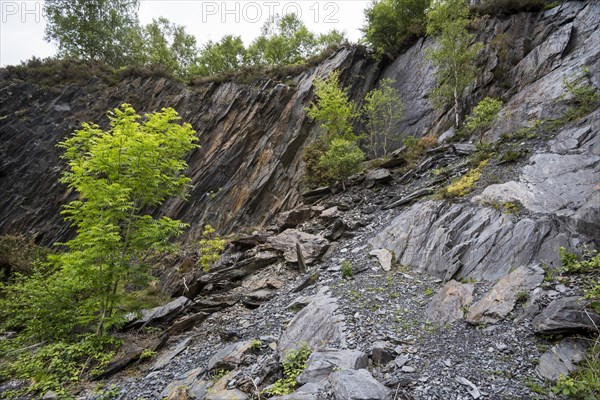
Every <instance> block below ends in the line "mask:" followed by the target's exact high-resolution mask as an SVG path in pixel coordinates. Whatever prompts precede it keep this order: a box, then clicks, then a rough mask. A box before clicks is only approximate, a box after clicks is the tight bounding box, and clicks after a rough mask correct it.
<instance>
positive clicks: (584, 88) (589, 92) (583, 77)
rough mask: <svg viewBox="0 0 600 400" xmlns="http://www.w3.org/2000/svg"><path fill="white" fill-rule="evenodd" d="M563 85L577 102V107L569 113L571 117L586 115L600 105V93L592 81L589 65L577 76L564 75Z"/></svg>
mask: <svg viewBox="0 0 600 400" xmlns="http://www.w3.org/2000/svg"><path fill="white" fill-rule="evenodd" d="M563 87H564V88H565V89H566V90H567V92H569V94H570V95H571V97H572V100H573V102H574V103H575V108H574V109H572V110H570V111H569V112H568V113H567V116H568V117H569V118H571V119H574V118H578V117H581V116H583V115H586V114H588V113H589V112H591V111H593V110H595V109H596V108H597V107H598V106H599V105H600V93H599V92H598V89H597V88H596V86H594V84H593V83H591V82H590V71H589V68H587V67H586V68H583V69H582V70H581V72H580V73H578V74H577V75H575V76H572V77H570V78H567V77H564V78H563Z"/></svg>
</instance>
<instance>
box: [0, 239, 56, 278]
mask: <svg viewBox="0 0 600 400" xmlns="http://www.w3.org/2000/svg"><path fill="white" fill-rule="evenodd" d="M49 253H50V250H49V249H47V248H45V247H41V246H38V245H36V244H35V242H34V240H33V239H32V238H28V237H25V236H23V235H20V234H18V235H6V236H0V281H1V280H5V279H8V278H10V275H11V274H14V273H18V274H23V275H31V273H32V272H33V267H34V265H36V264H38V263H40V262H42V261H44V260H45V259H46V256H47V255H48V254H49Z"/></svg>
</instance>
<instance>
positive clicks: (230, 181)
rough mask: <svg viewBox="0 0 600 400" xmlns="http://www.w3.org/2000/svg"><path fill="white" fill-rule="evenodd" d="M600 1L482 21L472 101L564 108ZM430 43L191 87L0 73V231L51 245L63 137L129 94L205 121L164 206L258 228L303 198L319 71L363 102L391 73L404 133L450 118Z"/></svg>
mask: <svg viewBox="0 0 600 400" xmlns="http://www.w3.org/2000/svg"><path fill="white" fill-rule="evenodd" d="M596 8H597V5H595V4H594V2H569V3H567V4H566V5H564V6H562V7H556V8H554V9H552V10H550V11H547V12H545V13H534V14H529V13H521V14H517V15H513V16H510V17H508V18H504V19H497V18H483V19H481V20H480V21H478V24H479V25H480V26H479V27H478V28H479V29H480V31H481V32H482V33H481V35H480V36H481V39H482V40H484V42H485V43H486V49H485V51H484V52H483V54H482V56H481V60H482V66H483V73H482V74H481V76H480V78H479V80H478V83H477V85H475V87H473V95H472V96H469V97H468V99H469V100H468V101H466V102H465V105H464V106H465V109H468V107H469V106H472V105H473V104H474V103H475V102H476V101H477V99H479V98H481V97H483V96H484V95H487V94H492V95H495V96H500V97H504V98H508V99H509V101H508V104H507V105H506V107H505V108H504V110H503V118H501V121H502V122H501V123H499V124H498V126H496V127H495V128H494V133H495V135H496V136H498V135H499V134H500V133H502V132H506V131H509V130H512V129H514V128H516V127H520V126H523V125H525V124H526V123H528V122H530V121H531V120H533V119H536V118H547V117H551V116H556V115H557V113H559V112H560V111H561V104H559V103H557V102H556V100H555V99H556V98H558V97H560V94H561V92H562V90H563V89H562V86H561V82H562V77H563V76H569V75H572V74H574V73H576V72H577V71H578V68H580V67H581V66H584V65H587V66H589V67H590V69H591V72H592V76H593V77H594V83H595V84H597V85H598V84H600V78H598V70H599V67H598V58H599V56H598V50H597V49H596V47H597V46H596V44H597V43H598V41H599V35H600V33H599V31H598V29H597V26H598V19H597V18H596V17H597V9H596ZM431 44H432V43H431V40H429V39H427V40H423V39H421V40H419V41H418V42H417V43H416V44H414V45H413V46H412V47H411V48H410V49H409V50H408V51H407V52H406V53H405V54H403V55H401V56H399V57H398V58H397V59H396V60H395V61H394V62H393V63H391V64H390V65H383V64H381V63H379V62H376V61H373V60H371V59H369V58H368V57H367V56H366V55H365V54H364V52H362V51H359V50H357V49H343V50H340V51H339V52H338V53H337V54H335V55H334V56H332V57H330V58H329V59H327V60H325V61H324V62H322V63H321V64H320V65H319V66H317V67H315V68H311V69H309V70H307V71H305V72H303V73H301V74H299V75H297V76H290V77H289V78H288V79H286V81H285V83H282V82H277V81H274V80H269V79H263V80H259V81H256V82H254V83H250V84H242V83H235V82H226V83H205V84H201V85H200V86H196V87H188V86H186V85H184V84H182V83H178V82H174V81H172V80H169V79H166V78H153V77H146V78H142V77H139V78H125V79H123V80H121V81H120V82H118V83H117V84H113V85H111V84H108V83H106V82H103V81H102V80H101V79H99V78H96V77H90V78H89V80H87V81H85V82H79V83H74V84H69V85H62V86H61V85H59V86H56V87H46V86H44V85H41V84H39V83H36V82H34V81H22V80H18V79H14V78H13V77H11V76H10V74H8V73H7V72H6V71H4V72H2V73H1V74H0V101H1V103H2V106H1V107H0V140H1V145H0V155H1V164H0V176H2V181H1V182H0V192H2V193H3V194H4V196H3V198H2V199H1V200H0V221H1V222H0V234H7V233H15V232H23V233H28V234H37V237H38V241H39V242H41V243H43V244H48V243H51V242H54V241H57V240H60V239H64V238H65V236H66V235H67V234H68V232H69V230H68V227H67V226H66V224H65V223H63V222H62V221H61V217H60V215H59V210H60V206H61V205H62V204H64V203H65V202H66V201H67V200H68V199H70V194H69V193H68V191H67V190H66V189H65V187H64V186H63V185H61V184H58V183H57V178H58V177H59V175H60V172H61V170H62V168H63V166H62V164H61V162H60V160H59V151H58V149H56V147H55V144H56V143H57V142H59V141H60V140H62V139H63V138H64V137H65V136H66V135H68V134H69V133H71V132H72V131H73V130H74V129H76V128H77V126H78V125H79V124H80V123H81V122H84V121H104V123H105V122H106V119H105V117H104V113H105V112H106V110H108V109H111V108H114V107H117V106H118V105H119V104H120V103H123V102H128V103H131V104H133V106H134V107H135V108H136V110H138V112H140V113H145V112H151V111H154V110H157V109H160V108H162V107H174V108H175V109H176V110H177V111H178V112H179V113H180V115H181V116H182V117H183V119H184V120H185V121H188V122H190V123H191V124H192V125H193V127H194V129H196V130H197V132H198V135H199V137H200V144H201V145H202V148H201V149H199V150H197V151H195V152H194V153H193V154H191V155H190V157H189V165H190V168H189V174H190V176H191V177H192V179H193V185H194V188H193V190H192V191H191V193H190V200H189V201H187V202H181V201H175V200H174V201H170V202H168V203H167V204H165V205H164V207H162V208H161V209H160V210H157V213H160V214H166V215H169V216H171V217H175V218H179V219H182V220H184V221H186V222H189V223H190V224H191V225H192V229H191V230H190V231H189V232H188V233H187V236H188V237H192V238H193V237H196V236H197V234H198V233H199V229H200V228H199V227H200V226H201V225H202V224H205V223H210V224H212V225H214V226H215V227H216V228H217V229H218V230H220V231H222V232H231V231H235V230H237V229H240V227H243V226H248V227H253V226H258V225H261V224H263V223H265V222H266V221H268V220H270V219H271V217H272V216H273V215H275V214H276V213H278V212H280V211H282V210H285V209H290V208H293V207H294V206H296V205H297V204H298V203H300V201H301V191H302V190H303V185H302V171H303V163H302V161H301V153H302V151H301V149H302V148H303V146H304V145H306V144H307V143H309V142H310V141H311V140H313V139H314V138H315V137H316V136H317V135H318V134H319V127H317V126H316V125H315V124H314V122H312V121H309V120H308V119H307V117H306V112H305V108H306V107H307V106H308V105H309V104H310V101H311V98H312V91H311V85H312V82H313V80H314V78H315V77H317V76H325V75H326V74H327V73H328V72H330V71H332V70H334V69H341V70H342V79H343V81H344V83H345V84H346V85H347V86H348V87H349V88H350V93H351V96H352V97H353V98H354V99H355V100H357V101H359V102H360V101H361V99H362V98H363V96H364V94H365V93H366V92H367V91H368V90H370V89H371V88H373V87H374V86H375V85H376V83H377V82H378V80H380V79H382V78H392V79H394V80H395V81H396V86H397V88H398V89H399V90H400V93H401V95H402V98H403V102H404V105H405V120H404V121H403V122H402V123H401V124H400V125H399V126H398V132H399V134H400V135H403V136H406V135H409V134H411V135H416V136H421V135H423V134H425V133H426V132H427V131H428V130H429V129H430V128H432V127H433V128H434V129H435V130H437V131H438V132H439V131H441V130H443V128H445V127H447V126H448V119H447V117H446V116H444V115H438V114H437V113H435V112H434V111H433V110H432V108H431V106H430V104H429V102H428V99H427V96H428V93H429V91H430V89H431V88H432V86H433V84H434V82H433V73H432V72H433V71H432V67H431V65H430V63H429V62H427V61H426V59H425V56H424V54H425V51H424V50H425V49H426V48H427V47H429V46H431Z"/></svg>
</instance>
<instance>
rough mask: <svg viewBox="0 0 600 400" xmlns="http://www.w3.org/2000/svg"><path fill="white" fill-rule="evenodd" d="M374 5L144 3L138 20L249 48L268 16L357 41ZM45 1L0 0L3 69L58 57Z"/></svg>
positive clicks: (353, 0) (317, 0)
mask: <svg viewBox="0 0 600 400" xmlns="http://www.w3.org/2000/svg"><path fill="white" fill-rule="evenodd" d="M370 3H371V0H336V1H329V0H296V1H287V0H279V1H270V0H264V1H263V0H256V1H254V0H239V1H236V0H225V1H223V0H215V1H211V0H142V1H141V5H140V10H139V14H138V15H139V19H140V22H141V23H142V24H147V23H149V22H151V21H152V19H153V18H158V17H161V16H162V17H166V18H167V19H169V20H170V21H171V22H175V23H177V24H179V25H184V26H185V27H186V31H187V32H188V33H191V34H193V35H194V36H196V39H197V40H198V43H199V44H202V43H204V42H206V41H208V40H219V39H220V38H221V37H222V36H224V35H226V34H233V35H240V36H241V37H242V39H243V40H244V42H245V43H246V44H249V43H250V42H251V41H252V40H253V39H254V38H255V37H256V36H258V35H259V34H260V28H261V26H262V25H263V23H264V21H265V20H266V19H267V17H268V16H269V14H270V13H275V14H283V13H284V12H285V13H291V12H295V13H296V14H299V15H300V16H301V17H302V20H303V21H304V23H305V24H306V25H307V26H308V28H309V29H310V30H311V31H313V32H317V33H322V32H327V31H329V30H331V29H338V30H340V31H345V32H346V35H347V36H348V37H349V39H350V40H351V41H357V40H358V39H359V38H360V36H361V33H360V30H359V29H360V28H361V27H362V25H363V20H364V13H363V10H364V9H365V8H366V7H367V6H368V5H369V4H370ZM42 9H43V1H9V0H0V66H5V65H14V64H19V63H20V62H21V61H24V60H27V59H30V58H31V57H33V56H36V57H39V58H44V57H49V56H52V55H54V54H55V52H56V49H55V47H54V46H53V45H52V44H50V43H46V42H45V41H44V39H43V37H44V28H45V21H44V19H43V15H42Z"/></svg>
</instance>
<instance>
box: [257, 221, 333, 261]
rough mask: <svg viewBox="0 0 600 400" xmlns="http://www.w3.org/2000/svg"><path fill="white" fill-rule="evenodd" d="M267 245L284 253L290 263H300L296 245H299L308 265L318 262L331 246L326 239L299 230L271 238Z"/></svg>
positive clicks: (286, 231) (288, 230)
mask: <svg viewBox="0 0 600 400" xmlns="http://www.w3.org/2000/svg"><path fill="white" fill-rule="evenodd" d="M267 243H268V244H269V245H270V246H271V247H272V248H274V249H276V250H279V251H281V252H283V257H284V258H285V260H286V261H287V262H290V263H297V262H298V254H297V252H296V244H299V245H300V247H301V249H302V254H303V256H304V258H305V261H306V264H307V265H310V264H313V263H314V262H315V261H317V259H318V258H319V257H320V256H321V255H322V254H323V253H324V252H325V250H327V247H328V246H329V241H328V240H327V239H325V238H324V237H322V236H320V235H312V234H310V233H306V232H302V231H299V230H297V229H286V230H285V231H283V232H282V233H280V234H279V235H276V236H273V237H270V238H269V239H268V240H267Z"/></svg>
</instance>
